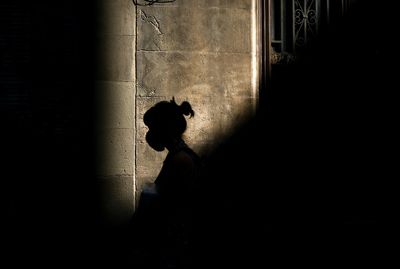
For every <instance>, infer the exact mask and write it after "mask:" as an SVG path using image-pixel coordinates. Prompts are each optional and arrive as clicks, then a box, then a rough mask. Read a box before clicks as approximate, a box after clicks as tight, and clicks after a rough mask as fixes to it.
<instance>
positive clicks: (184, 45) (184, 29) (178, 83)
mask: <svg viewBox="0 0 400 269" xmlns="http://www.w3.org/2000/svg"><path fill="white" fill-rule="evenodd" d="M138 2H139V3H141V2H140V1H138ZM142 3H144V2H143V1H142ZM255 4H256V1H253V0H219V1H216V0H212V1H211V0H210V1H208V0H176V1H174V2H172V3H158V4H154V5H151V6H137V10H136V16H137V17H136V20H137V47H136V67H137V68H136V81H137V82H136V126H137V129H136V136H135V137H136V140H135V146H136V167H135V168H136V170H135V174H136V191H137V195H136V197H138V194H139V193H140V191H141V189H142V187H143V185H144V184H146V183H147V182H152V181H154V179H155V178H156V177H157V174H158V172H159V170H160V168H161V166H162V162H163V160H164V158H165V156H166V154H167V152H163V153H159V152H155V151H154V150H152V149H151V148H150V147H149V146H148V145H147V144H146V141H145V133H146V131H147V128H146V127H145V126H144V124H143V114H144V112H145V111H146V110H147V109H148V108H150V107H151V106H152V105H154V104H155V103H157V102H158V101H161V100H170V99H171V98H172V97H173V96H174V97H175V99H176V100H177V102H182V101H184V100H187V101H189V102H190V103H191V104H192V106H193V109H194V111H195V113H196V115H195V117H194V118H192V119H188V129H187V131H186V133H185V139H186V141H187V143H188V144H189V145H190V146H191V147H192V148H194V149H195V150H196V151H197V152H198V153H199V154H200V155H202V156H203V157H205V158H206V155H207V154H208V153H209V152H210V151H211V150H212V149H213V148H215V147H216V146H218V144H219V143H221V142H223V141H224V139H225V138H226V137H227V136H229V135H230V134H232V133H233V132H234V130H235V128H237V127H239V126H240V123H241V122H243V121H245V120H246V118H247V117H248V116H249V115H251V114H252V113H253V112H254V108H255V105H256V103H257V92H256V85H255V80H254V78H255V76H254V72H257V70H255V69H254V66H255V61H256V58H255V57H256V51H255V49H254V48H255V44H254V42H256V40H255V39H254V35H255V32H254V31H255V30H256V28H255V25H254V23H255V17H254V16H255V15H256V14H255V11H256V9H255Z"/></svg>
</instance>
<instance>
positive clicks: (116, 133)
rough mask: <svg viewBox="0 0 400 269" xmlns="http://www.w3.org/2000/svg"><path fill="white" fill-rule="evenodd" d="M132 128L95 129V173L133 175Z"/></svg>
mask: <svg viewBox="0 0 400 269" xmlns="http://www.w3.org/2000/svg"><path fill="white" fill-rule="evenodd" d="M133 132H134V130H133V129H104V130H99V131H97V139H98V141H97V142H98V156H97V174H98V175H101V176H114V175H133V173H134V163H135V161H134V150H135V145H134V142H133V137H134V133H133Z"/></svg>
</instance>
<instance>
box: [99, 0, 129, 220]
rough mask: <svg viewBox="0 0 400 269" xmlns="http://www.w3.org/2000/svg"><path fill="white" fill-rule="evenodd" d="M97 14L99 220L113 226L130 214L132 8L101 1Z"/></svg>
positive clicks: (124, 0)
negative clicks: (100, 207)
mask: <svg viewBox="0 0 400 269" xmlns="http://www.w3.org/2000/svg"><path fill="white" fill-rule="evenodd" d="M98 8H99V17H98V24H97V25H98V38H97V46H98V47H99V48H98V53H97V54H98V56H97V57H98V72H97V73H98V74H97V78H96V79H97V87H96V89H97V91H98V93H97V94H98V100H97V105H98V106H97V107H98V108H97V112H96V113H97V115H98V116H99V117H98V123H97V126H98V128H97V130H96V132H97V138H98V146H97V148H98V149H99V152H98V156H97V157H98V161H97V178H98V180H99V182H98V186H99V193H100V199H101V201H100V203H101V206H102V215H103V219H105V220H107V221H110V222H111V223H116V224H118V223H122V222H125V221H127V220H129V218H130V217H131V216H132V213H133V210H134V186H135V181H134V178H135V175H134V172H135V160H134V158H135V155H134V154H135V143H134V136H135V81H136V80H135V70H136V69H135V45H136V35H135V31H136V7H135V5H134V4H133V2H132V1H131V0H102V1H101V4H100V6H99V7H98Z"/></svg>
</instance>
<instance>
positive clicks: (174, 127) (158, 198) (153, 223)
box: [137, 99, 200, 268]
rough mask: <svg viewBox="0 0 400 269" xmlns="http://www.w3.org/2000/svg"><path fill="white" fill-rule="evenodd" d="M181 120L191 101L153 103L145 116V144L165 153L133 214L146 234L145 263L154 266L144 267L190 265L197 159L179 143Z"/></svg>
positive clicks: (191, 113)
mask: <svg viewBox="0 0 400 269" xmlns="http://www.w3.org/2000/svg"><path fill="white" fill-rule="evenodd" d="M185 116H189V117H193V116H194V111H193V110H192V107H191V105H190V103H189V102H186V101H185V102H183V103H181V105H178V104H177V103H176V102H175V100H174V99H172V100H171V101H162V102H159V103H157V104H156V105H154V106H153V107H151V108H150V109H149V110H148V111H147V112H146V113H145V114H144V117H143V120H144V123H145V125H146V126H147V127H148V129H149V130H148V132H147V134H146V141H147V143H148V144H149V145H150V146H151V147H152V148H153V149H154V150H156V151H163V150H165V149H167V150H168V155H167V157H166V158H165V160H164V163H163V166H162V168H161V171H160V173H159V175H158V177H157V178H156V179H155V181H154V185H153V188H151V187H146V188H145V189H144V190H143V192H142V194H141V199H140V201H139V209H138V211H139V212H137V214H139V216H141V218H143V219H145V220H144V222H143V220H141V221H142V223H144V225H145V226H146V227H144V229H145V231H147V232H148V233H149V234H148V235H145V237H146V238H145V241H146V242H142V244H143V245H142V247H144V248H148V249H150V251H151V252H152V253H151V254H150V255H149V253H147V255H149V257H148V258H147V259H148V261H147V262H149V263H151V262H152V263H154V264H153V265H150V264H146V266H147V267H151V266H154V267H157V268H188V267H189V263H190V256H191V255H190V253H189V252H190V251H189V249H190V242H189V241H190V230H191V227H192V223H191V219H192V216H191V214H192V209H193V208H192V205H193V203H192V202H193V197H195V195H194V191H193V189H194V186H195V183H196V178H198V175H199V168H200V158H199V157H198V155H197V154H196V153H195V152H194V151H193V150H192V149H190V148H189V147H188V145H187V144H186V143H185V142H184V141H183V139H182V134H183V133H184V132H185V130H186V127H187V123H186V119H185ZM139 221H140V220H139ZM145 233H146V232H145ZM139 247H140V246H139ZM150 260H151V261H150ZM147 262H146V263H147Z"/></svg>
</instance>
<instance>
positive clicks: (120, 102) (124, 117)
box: [96, 81, 135, 129]
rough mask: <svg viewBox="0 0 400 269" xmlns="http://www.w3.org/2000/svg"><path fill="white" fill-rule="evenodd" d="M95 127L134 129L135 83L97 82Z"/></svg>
mask: <svg viewBox="0 0 400 269" xmlns="http://www.w3.org/2000/svg"><path fill="white" fill-rule="evenodd" d="M96 88H97V93H96V94H97V98H96V107H97V113H96V115H97V117H98V119H97V127H98V128H100V129H103V128H125V129H127V128H131V129H132V128H134V126H135V83H134V82H115V81H113V82H97V83H96Z"/></svg>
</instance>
